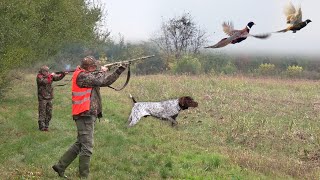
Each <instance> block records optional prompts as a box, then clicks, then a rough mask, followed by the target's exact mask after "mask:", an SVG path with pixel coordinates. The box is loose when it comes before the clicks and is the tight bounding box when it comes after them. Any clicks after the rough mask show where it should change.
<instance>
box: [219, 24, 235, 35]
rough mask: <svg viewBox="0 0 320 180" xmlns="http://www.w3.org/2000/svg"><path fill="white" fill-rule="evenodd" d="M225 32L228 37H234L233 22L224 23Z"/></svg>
mask: <svg viewBox="0 0 320 180" xmlns="http://www.w3.org/2000/svg"><path fill="white" fill-rule="evenodd" d="M222 28H223V32H224V33H226V34H227V35H228V36H232V35H233V34H234V28H233V23H232V22H223V23H222Z"/></svg>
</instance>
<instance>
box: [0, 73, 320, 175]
mask: <svg viewBox="0 0 320 180" xmlns="http://www.w3.org/2000/svg"><path fill="white" fill-rule="evenodd" d="M68 78H70V76H69V77H68ZM63 81H64V80H63ZM123 82H124V78H122V79H120V80H119V82H117V83H116V84H115V85H114V86H120V85H121V83H123ZM12 83H13V85H12V86H11V87H9V91H8V92H7V93H6V94H5V95H4V97H2V99H1V102H0V135H1V139H0V175H1V178H0V179H55V178H56V179H58V177H57V175H56V174H55V173H54V172H53V171H52V169H51V166H52V165H53V164H54V163H56V162H57V160H58V158H59V157H60V156H61V155H62V154H63V153H64V152H65V151H66V150H67V148H68V147H69V146H70V145H71V144H72V143H73V142H74V141H75V139H76V127H75V123H74V122H73V121H72V118H71V95H70V94H71V92H70V89H71V88H70V83H69V84H68V85H67V86H63V87H55V99H54V101H53V104H54V110H53V118H52V121H51V125H50V131H49V132H40V131H39V130H38V129H37V117H38V113H37V109H38V102H37V96H36V83H35V75H27V76H25V77H22V78H20V79H16V80H15V81H13V82H12ZM62 83H64V82H55V84H62ZM319 89H320V85H319V83H318V82H316V81H306V80H279V79H254V78H246V77H223V76H222V77H221V76H219V77H217V76H170V75H154V76H134V77H132V79H131V81H130V83H129V85H128V86H127V87H126V88H125V89H124V90H123V91H120V92H116V91H114V90H112V89H109V88H102V89H101V93H102V97H103V106H104V109H103V113H104V118H102V119H101V120H100V121H98V122H97V123H96V131H95V147H94V153H93V157H92V161H91V167H90V170H91V174H90V176H91V179H161V178H167V179H319V178H320V170H319V165H320V147H319V145H320V125H319V120H320V116H319V111H320V96H319V95H320V92H319ZM129 93H131V94H132V95H133V96H135V98H136V99H137V101H160V100H166V99H170V98H176V97H179V96H183V95H190V96H192V97H194V99H195V100H196V101H198V102H199V107H198V108H194V109H190V110H187V111H183V112H181V113H180V114H179V116H178V123H179V124H178V126H177V127H174V128H172V127H171V126H170V124H169V123H168V122H165V121H160V120H158V119H155V118H152V117H148V118H143V119H142V120H141V121H140V122H139V123H138V124H137V125H136V126H134V127H132V128H127V124H126V121H127V118H128V115H129V113H130V110H131V107H132V102H131V99H130V98H129V96H128V95H129ZM66 175H68V176H69V177H70V178H71V179H77V177H78V161H77V160H76V161H74V162H73V163H72V164H71V165H70V167H69V168H68V169H67V171H66Z"/></svg>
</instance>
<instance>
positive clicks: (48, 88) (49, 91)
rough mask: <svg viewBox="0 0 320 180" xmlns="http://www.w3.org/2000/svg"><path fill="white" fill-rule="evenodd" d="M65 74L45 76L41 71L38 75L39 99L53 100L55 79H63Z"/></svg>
mask: <svg viewBox="0 0 320 180" xmlns="http://www.w3.org/2000/svg"><path fill="white" fill-rule="evenodd" d="M64 76H65V74H63V73H62V74H54V75H51V74H50V75H49V76H45V75H43V74H41V73H39V74H38V75H37V86H38V100H39V101H41V100H51V99H53V88H52V82H53V81H60V80H61V79H63V78H64Z"/></svg>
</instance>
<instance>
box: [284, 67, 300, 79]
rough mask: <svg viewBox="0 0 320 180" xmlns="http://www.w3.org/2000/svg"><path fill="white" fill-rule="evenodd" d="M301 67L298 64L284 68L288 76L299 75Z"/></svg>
mask: <svg viewBox="0 0 320 180" xmlns="http://www.w3.org/2000/svg"><path fill="white" fill-rule="evenodd" d="M302 71H303V68H302V67H301V66H298V65H292V66H288V68H287V70H286V75H287V76H288V77H301V75H302Z"/></svg>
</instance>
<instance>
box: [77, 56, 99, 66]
mask: <svg viewBox="0 0 320 180" xmlns="http://www.w3.org/2000/svg"><path fill="white" fill-rule="evenodd" d="M99 64H100V63H99V61H97V60H96V58H94V57H93V56H87V57H85V58H83V59H82V60H81V67H82V68H84V69H86V68H88V67H89V66H98V65H99Z"/></svg>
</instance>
